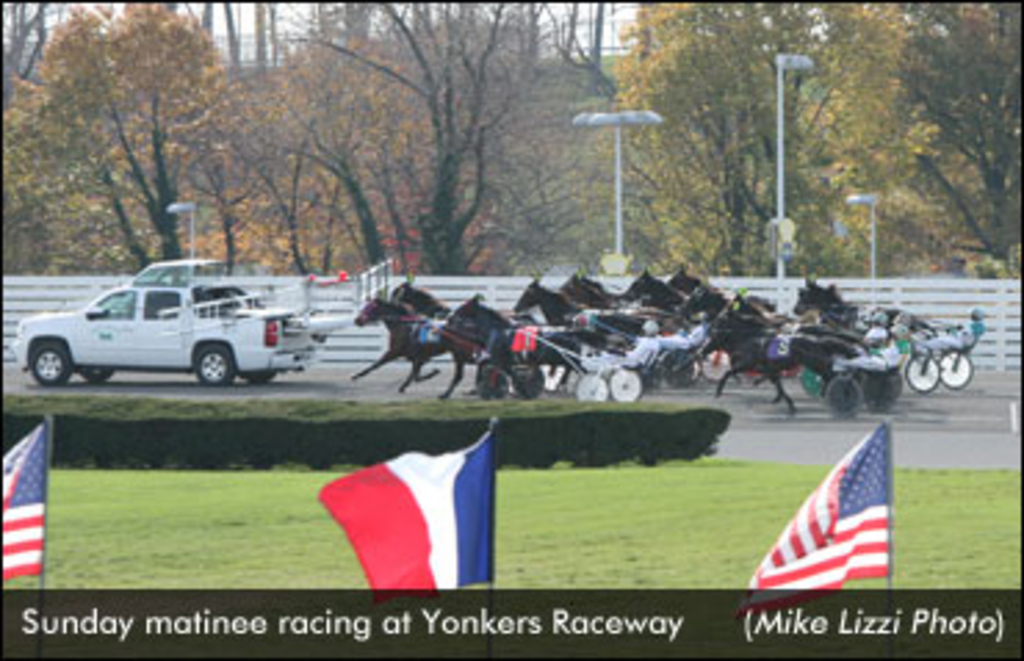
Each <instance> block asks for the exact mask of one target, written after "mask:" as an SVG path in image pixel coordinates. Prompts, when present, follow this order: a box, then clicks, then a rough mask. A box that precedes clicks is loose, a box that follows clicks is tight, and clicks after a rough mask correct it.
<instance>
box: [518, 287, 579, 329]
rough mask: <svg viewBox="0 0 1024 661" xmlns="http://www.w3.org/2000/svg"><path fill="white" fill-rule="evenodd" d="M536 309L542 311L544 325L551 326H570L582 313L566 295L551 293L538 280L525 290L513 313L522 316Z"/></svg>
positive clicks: (558, 292)
mask: <svg viewBox="0 0 1024 661" xmlns="http://www.w3.org/2000/svg"><path fill="white" fill-rule="evenodd" d="M535 309H539V310H540V313H541V315H543V317H544V323H547V324H549V325H551V326H570V325H572V322H573V319H575V318H576V315H578V314H579V313H580V312H581V309H580V307H579V306H577V305H575V304H574V303H573V302H572V301H570V300H569V297H568V296H566V295H565V294H564V293H562V292H560V291H551V290H550V289H548V288H547V287H545V286H544V285H542V284H540V281H539V280H536V279H535V280H534V281H533V282H531V283H530V284H529V285H528V286H527V287H526V289H524V290H523V293H522V295H521V296H520V297H519V300H518V301H517V302H516V305H515V307H514V308H513V310H512V311H513V312H514V313H515V314H516V315H521V316H522V315H528V314H529V313H530V311H532V310H535Z"/></svg>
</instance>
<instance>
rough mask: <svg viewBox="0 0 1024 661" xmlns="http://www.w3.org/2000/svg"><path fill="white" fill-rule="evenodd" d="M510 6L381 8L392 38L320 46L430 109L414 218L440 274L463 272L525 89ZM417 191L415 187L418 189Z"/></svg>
mask: <svg viewBox="0 0 1024 661" xmlns="http://www.w3.org/2000/svg"><path fill="white" fill-rule="evenodd" d="M506 12H507V10H506V5H504V4H494V5H459V4H449V3H444V4H429V5H427V4H410V5H401V6H399V5H394V4H390V3H385V4H381V5H380V13H381V16H382V19H383V21H384V23H383V25H382V27H381V32H382V33H383V35H384V37H385V39H386V41H385V42H384V43H382V44H380V45H379V46H378V47H375V48H367V47H365V46H360V45H359V44H356V45H355V46H351V45H346V44H341V43H336V42H332V41H322V42H320V43H321V45H323V46H324V47H327V48H329V49H331V50H333V51H334V52H336V53H338V54H340V55H342V56H344V57H345V58H347V59H349V60H351V61H353V62H354V63H356V64H358V65H360V66H363V67H366V68H367V69H369V70H370V71H371V72H373V73H374V74H376V75H378V76H380V77H381V78H382V79H383V81H384V82H386V83H387V84H388V85H390V86H396V87H397V88H398V89H400V90H401V93H402V95H403V96H404V97H405V100H404V101H403V103H405V104H407V107H409V108H415V109H420V108H422V112H423V113H424V123H425V124H426V125H427V126H429V130H428V131H427V132H426V134H425V135H423V136H421V137H420V143H421V144H420V145H419V149H422V150H424V155H425V158H424V159H423V161H425V162H428V163H429V169H428V170H427V171H426V172H423V173H417V176H419V177H424V178H425V179H426V181H424V182H422V184H421V185H422V189H423V191H424V196H425V198H426V199H423V200H421V207H420V211H418V212H417V213H416V215H415V217H414V219H413V224H414V225H415V226H416V228H417V230H418V233H419V236H420V239H421V241H422V248H423V261H424V264H425V266H426V268H427V269H429V270H430V271H431V272H434V273H464V272H465V271H466V270H467V268H468V267H469V265H470V260H469V256H468V255H467V252H466V249H465V242H464V241H465V237H466V236H467V233H469V232H470V229H471V226H472V225H473V223H474V222H475V221H476V220H477V219H478V217H479V216H480V214H481V212H482V211H483V210H484V208H485V206H486V205H487V200H488V193H489V185H488V173H487V162H488V158H487V154H488V149H489V145H490V143H491V141H492V140H495V139H497V137H498V135H499V134H500V131H501V129H502V127H503V123H504V121H505V119H506V117H507V115H508V112H509V109H510V106H511V105H512V104H513V103H514V100H515V99H516V98H517V97H518V95H519V94H520V93H521V82H522V81H521V79H519V78H518V77H517V76H518V74H520V73H521V68H520V67H517V66H516V64H517V62H516V61H515V58H514V53H515V50H514V49H512V48H504V47H505V46H506V45H507V44H508V43H509V41H510V38H511V36H512V35H511V34H510V31H509V30H508V26H509V18H508V16H509V14H507V13H506ZM417 187H419V185H411V186H410V188H411V189H415V188H417Z"/></svg>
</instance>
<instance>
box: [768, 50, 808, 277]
mask: <svg viewBox="0 0 1024 661" xmlns="http://www.w3.org/2000/svg"><path fill="white" fill-rule="evenodd" d="M813 68H814V61H813V60H812V59H811V58H809V57H807V56H806V55H787V54H785V53H780V54H778V55H776V56H775V81H776V92H775V96H776V102H777V104H778V129H777V131H776V138H777V139H778V144H777V145H776V149H775V151H776V161H775V162H776V173H775V181H776V185H777V187H778V189H777V191H776V199H775V203H776V212H777V213H776V217H775V230H776V231H775V237H776V245H775V252H776V263H775V275H776V277H777V278H778V281H779V295H780V296H781V293H782V283H783V281H784V280H785V278H786V261H785V259H784V258H783V254H782V249H781V246H779V245H778V234H779V232H778V230H779V228H780V227H781V225H782V221H783V219H785V217H786V168H785V157H786V147H785V145H786V113H785V111H784V105H783V97H784V96H785V94H784V93H783V84H782V83H783V79H784V77H785V73H786V70H787V69H789V70H791V71H806V70H809V69H813Z"/></svg>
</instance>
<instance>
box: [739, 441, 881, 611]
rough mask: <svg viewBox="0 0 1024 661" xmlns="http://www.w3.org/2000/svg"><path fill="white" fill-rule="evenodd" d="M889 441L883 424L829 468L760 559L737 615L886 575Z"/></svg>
mask: <svg viewBox="0 0 1024 661" xmlns="http://www.w3.org/2000/svg"><path fill="white" fill-rule="evenodd" d="M890 442H891V439H890V433H889V426H888V425H887V424H883V425H881V426H880V427H879V428H878V429H877V430H875V432H874V433H873V434H871V435H870V436H868V437H867V438H866V439H864V440H863V441H861V442H860V443H859V444H858V445H857V447H855V448H853V450H851V451H850V453H849V454H847V455H846V457H845V458H844V459H843V460H842V461H841V462H839V464H838V465H837V466H836V467H835V468H833V469H832V472H831V473H829V475H828V477H827V478H825V481H824V482H822V483H821V486H819V487H818V488H817V489H816V490H815V491H814V493H812V494H811V496H810V497H809V498H808V499H807V501H806V502H805V503H804V504H803V507H801V508H800V510H799V511H798V512H797V514H796V516H795V517H794V518H793V520H792V521H790V523H789V525H788V526H787V527H786V529H785V530H784V531H783V532H782V536H781V537H779V541H777V542H776V543H775V546H774V547H773V548H772V550H771V551H770V552H769V553H768V555H767V556H766V557H765V559H764V560H763V561H762V562H761V566H760V567H759V568H758V570H757V573H755V574H754V577H753V579H751V582H750V591H749V593H748V595H747V600H746V601H745V602H744V604H743V606H742V607H741V609H740V611H741V613H742V612H745V611H749V610H763V609H768V608H782V607H785V606H788V605H791V604H793V603H796V602H799V601H802V600H805V599H808V598H811V597H814V596H817V594H820V593H816V592H814V591H826V590H838V589H839V588H841V587H843V584H844V583H845V582H846V581H848V580H851V579H857V578H881V577H886V576H888V575H889V566H890V563H889V561H890V552H891V550H892V548H891V539H890V537H889V535H890V530H891V528H890V525H889V524H890V521H889V516H890V505H891V502H892V501H891V494H890V493H889V489H890V480H889V470H890V466H889V443H890Z"/></svg>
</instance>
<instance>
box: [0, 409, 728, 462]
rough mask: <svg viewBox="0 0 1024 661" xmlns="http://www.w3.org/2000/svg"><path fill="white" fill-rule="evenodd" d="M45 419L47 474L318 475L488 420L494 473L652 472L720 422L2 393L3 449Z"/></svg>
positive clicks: (685, 416)
mask: <svg viewBox="0 0 1024 661" xmlns="http://www.w3.org/2000/svg"><path fill="white" fill-rule="evenodd" d="M45 414H52V415H54V416H55V417H56V429H57V433H56V443H55V446H54V463H55V465H57V466H59V467H65V468H93V467H94V468H104V469H107V468H163V469H191V470H229V469H243V468H253V469H269V468H273V467H279V466H306V467H309V468H311V469H315V470H324V469H329V468H331V467H338V466H368V465H372V464H376V463H380V462H382V461H387V460H388V459H391V458H393V457H395V456H397V455H400V454H402V453H405V452H411V451H418V452H425V453H428V454H437V453H442V452H449V451H452V450H455V449H458V448H462V447H466V446H468V445H469V444H471V443H472V442H473V441H475V440H476V439H477V438H479V437H480V436H481V435H482V434H483V433H484V432H485V431H486V430H487V429H488V423H489V421H490V419H491V418H492V417H494V416H497V417H500V420H501V423H500V427H499V430H500V431H499V439H500V443H499V452H498V455H499V461H500V463H501V465H504V466H519V467H524V468H547V467H550V466H552V465H553V464H555V463H559V462H568V463H571V464H573V465H575V466H579V467H598V466H608V465H614V464H619V463H623V462H631V461H636V462H640V463H643V464H645V465H653V464H656V463H658V462H659V461H665V460H670V459H696V458H699V457H702V456H705V455H709V454H713V453H714V449H715V445H716V443H717V441H718V438H719V436H721V435H722V434H723V433H724V432H725V431H726V429H727V428H728V426H729V421H730V418H729V415H728V414H727V413H725V412H723V411H720V410H717V409H710V408H696V407H680V406H673V405H663V404H639V405H632V406H619V405H580V404H577V403H576V402H500V403H483V402H481V403H475V402H474V403H463V402H447V403H441V402H429V403H428V402H411V403H408V404H366V403H351V402H348V403H336V402H327V401H288V400H255V401H246V402H213V403H210V402H196V401H170V400H164V399H128V398H118V399H113V398H103V397H4V422H3V434H4V452H6V451H7V450H8V449H9V448H10V447H12V446H13V445H14V444H15V443H17V441H18V440H19V439H21V438H22V437H23V436H24V435H25V434H27V433H28V432H29V431H30V430H31V429H32V428H33V427H34V426H35V425H37V424H39V422H40V420H41V418H42V416H43V415H45Z"/></svg>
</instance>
